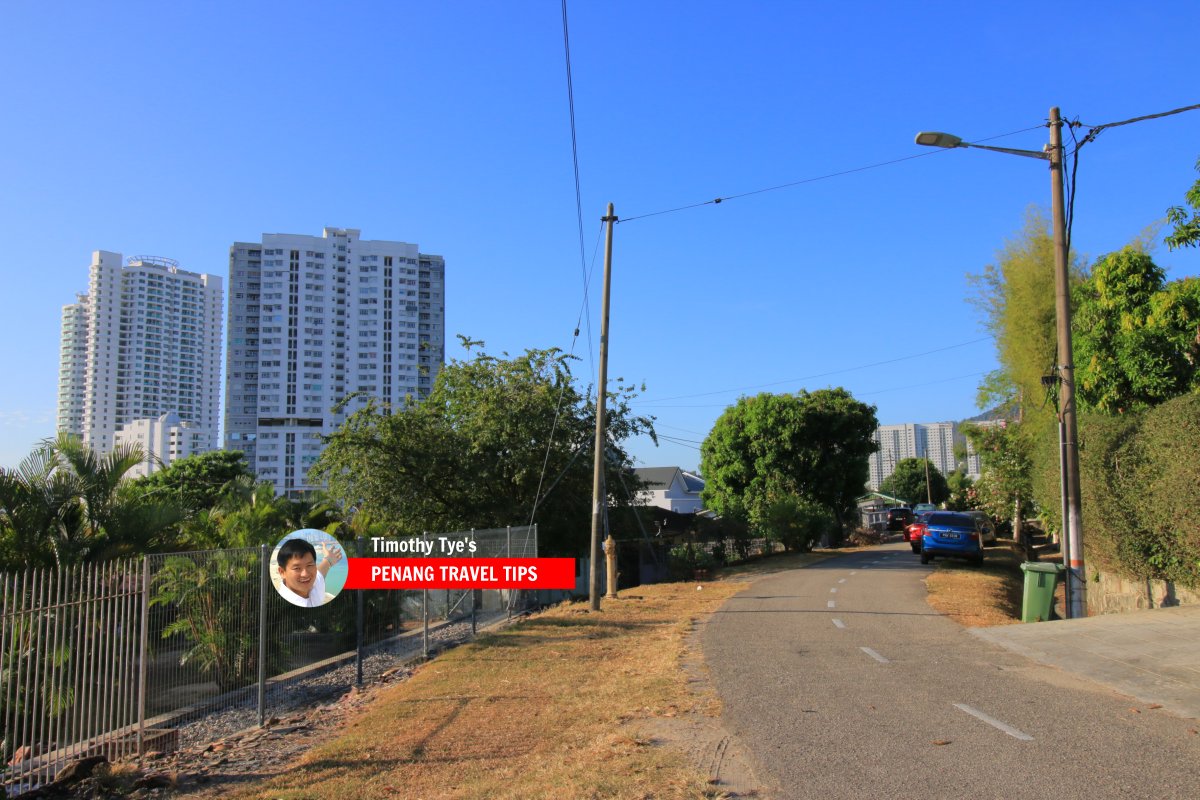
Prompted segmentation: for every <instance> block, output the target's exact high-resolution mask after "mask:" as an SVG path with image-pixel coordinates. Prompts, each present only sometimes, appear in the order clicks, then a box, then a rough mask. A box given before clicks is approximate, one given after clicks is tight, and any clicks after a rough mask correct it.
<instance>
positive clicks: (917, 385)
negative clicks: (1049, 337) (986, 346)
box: [655, 371, 988, 439]
mask: <svg viewBox="0 0 1200 800" xmlns="http://www.w3.org/2000/svg"><path fill="white" fill-rule="evenodd" d="M987 374H988V373H987V372H986V371H985V372H969V373H967V374H965V375H954V376H952V377H949V378H942V379H940V380H936V381H929V382H927V383H914V384H910V385H908V386H893V387H891V388H888V389H874V390H872V391H869V392H855V393H854V396H855V397H866V396H868V395H873V394H886V393H888V392H899V391H902V390H904V389H920V388H923V387H925V386H937V385H938V384H941V383H950V382H951V381H957V380H962V379H963V378H978V377H979V376H981V375H987ZM729 405H730V404H729V403H692V404H688V405H678V406H659V407H658V409H655V410H656V411H657V410H659V409H663V408H728V407H729ZM658 437H659V438H660V439H666V438H668V437H666V436H664V435H663V434H661V433H660V434H658ZM670 438H674V437H670Z"/></svg>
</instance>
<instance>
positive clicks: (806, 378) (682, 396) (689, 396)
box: [638, 336, 993, 406]
mask: <svg viewBox="0 0 1200 800" xmlns="http://www.w3.org/2000/svg"><path fill="white" fill-rule="evenodd" d="M992 338H993V337H991V336H982V337H980V338H978V339H972V340H971V341H969V342H959V343H958V344H951V345H946V346H945V347H938V348H935V349H933V350H926V351H925V352H923V353H913V354H912V355H908V356H898V357H896V358H888V359H884V360H883V361H872V362H871V363H870V364H859V365H858V366H855V367H845V368H844V369H835V370H830V371H829V372H818V373H816V374H815V375H805V376H803V377H800V378H787V379H785V380H778V381H770V382H768V383H756V384H752V385H749V386H735V387H732V388H729V389H715V390H713V391H711V392H697V393H695V394H678V395H674V396H672V397H658V398H653V399H650V400H643V401H641V402H640V403H638V405H639V406H644V405H652V404H655V403H665V402H667V401H669V400H690V399H692V398H695V397H711V396H713V395H717V394H728V393H730V392H744V391H748V390H750V389H765V388H767V387H768V386H779V385H781V384H784V383H800V382H801V381H809V380H813V379H815V378H826V377H829V376H830V375H841V374H843V373H846V372H856V371H858V370H861V369H871V368H872V367H882V366H886V365H888V364H895V363H897V362H900V361H911V360H912V359H914V358H923V357H924V356H930V355H934V354H935V353H944V352H946V351H947V350H955V349H957V348H959V347H967V346H968V345H972V344H979V343H980V342H986V341H988V340H990V339H992Z"/></svg>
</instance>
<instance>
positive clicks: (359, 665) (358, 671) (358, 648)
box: [354, 536, 365, 689]
mask: <svg viewBox="0 0 1200 800" xmlns="http://www.w3.org/2000/svg"><path fill="white" fill-rule="evenodd" d="M364 541H365V540H364V539H363V537H361V536H359V537H358V538H356V539H355V540H354V552H355V554H356V555H357V556H358V557H359V558H362V555H363V542H364ZM363 591H364V590H363V589H359V590H358V591H357V592H355V595H356V597H355V602H356V608H355V610H354V676H355V685H356V686H358V688H360V689H361V688H362V685H363V678H362V675H363Z"/></svg>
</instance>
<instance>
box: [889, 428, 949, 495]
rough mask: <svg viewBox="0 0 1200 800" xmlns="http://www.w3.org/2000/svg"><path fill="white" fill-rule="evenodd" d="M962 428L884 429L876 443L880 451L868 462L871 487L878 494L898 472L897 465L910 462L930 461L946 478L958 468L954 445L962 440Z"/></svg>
mask: <svg viewBox="0 0 1200 800" xmlns="http://www.w3.org/2000/svg"><path fill="white" fill-rule="evenodd" d="M958 435H959V434H958V424H957V423H954V422H933V423H919V422H908V423H903V424H900V425H880V426H879V427H878V428H876V429H875V435H874V439H875V442H876V443H877V444H878V445H879V449H878V450H877V451H876V452H874V453H872V454H871V456H870V459H869V462H868V465H869V470H870V478H869V480H868V483H867V486H868V487H869V488H870V489H871V490H872V491H874V490H877V489H878V488H879V487H880V486H881V485H882V484H883V482H884V481H885V480H886V479H887V478H888V476H889V475H891V474H892V473H893V472H894V471H895V470H896V464H898V463H899V462H900V461H903V460H904V459H906V458H926V457H928V458H929V463H930V464H932V465H933V466H935V467H937V468H938V470H939V471H940V472H941V473H942V474H943V475H946V474H949V473H951V472H953V471H954V470H955V469H956V468H957V465H956V460H955V457H954V443H955V442H956V441H957V439H958Z"/></svg>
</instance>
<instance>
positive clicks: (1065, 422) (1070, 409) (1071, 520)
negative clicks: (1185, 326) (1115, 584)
mask: <svg viewBox="0 0 1200 800" xmlns="http://www.w3.org/2000/svg"><path fill="white" fill-rule="evenodd" d="M916 141H917V144H920V145H926V146H929V147H973V148H976V149H978V150H994V151H995V152H997V153H1008V154H1010V155H1015V156H1025V157H1027V158H1039V159H1042V160H1045V161H1049V162H1050V199H1051V207H1052V209H1051V210H1052V212H1053V225H1054V293H1055V311H1056V316H1057V322H1058V359H1059V361H1062V362H1064V363H1061V364H1058V365H1056V367H1055V369H1056V371H1057V373H1058V376H1059V377H1060V378H1061V380H1062V385H1061V388H1062V392H1061V400H1062V405H1061V408H1060V411H1059V414H1060V417H1059V419H1060V422H1061V424H1062V427H1063V437H1062V438H1063V439H1064V440H1065V441H1064V442H1063V453H1064V458H1063V463H1064V470H1063V492H1064V495H1065V496H1064V499H1063V504H1064V507H1065V511H1066V513H1065V514H1064V519H1063V527H1064V529H1065V530H1066V533H1067V537H1066V542H1067V548H1066V552H1065V553H1064V556H1065V560H1066V561H1067V568H1068V573H1067V576H1068V577H1067V580H1068V581H1069V584H1068V589H1069V591H1068V594H1067V597H1068V601H1067V616H1068V617H1069V618H1071V619H1076V618H1078V617H1083V616H1086V606H1085V603H1084V591H1085V589H1086V584H1085V582H1084V578H1083V516H1082V513H1081V511H1080V505H1081V503H1080V491H1079V442H1078V434H1077V428H1076V424H1075V365H1074V364H1073V363H1072V362H1073V360H1074V359H1073V358H1072V352H1073V351H1072V349H1071V294H1070V292H1071V284H1070V281H1069V276H1068V274H1067V233H1066V213H1065V208H1064V203H1063V181H1062V175H1063V146H1062V118H1061V117H1060V116H1059V112H1058V108H1057V107H1055V108H1051V109H1050V143H1049V144H1048V145H1046V147H1045V149H1044V150H1040V151H1039V150H1014V149H1012V148H1009V147H992V146H990V145H983V144H970V143H968V142H964V141H963V140H962V139H961V138H960V137H958V136H954V135H953V134H949V133H938V132H936V131H922V132H921V133H918V134H917V140H916ZM1014 533H1017V532H1014Z"/></svg>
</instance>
